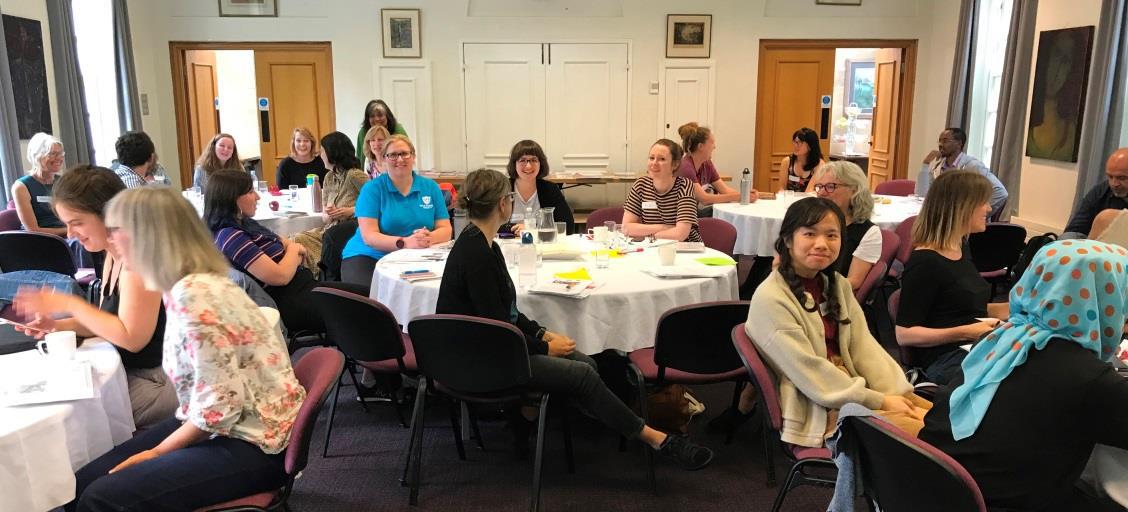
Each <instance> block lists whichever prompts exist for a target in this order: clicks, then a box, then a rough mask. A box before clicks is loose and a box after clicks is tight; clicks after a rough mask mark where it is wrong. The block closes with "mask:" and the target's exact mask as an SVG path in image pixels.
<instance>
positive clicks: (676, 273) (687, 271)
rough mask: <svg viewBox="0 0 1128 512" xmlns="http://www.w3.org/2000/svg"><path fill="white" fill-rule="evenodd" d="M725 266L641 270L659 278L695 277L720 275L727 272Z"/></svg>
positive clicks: (670, 267)
mask: <svg viewBox="0 0 1128 512" xmlns="http://www.w3.org/2000/svg"><path fill="white" fill-rule="evenodd" d="M728 271H729V270H728V269H727V268H715V267H703V266H700V265H693V266H669V267H653V268H647V269H643V270H642V272H643V273H646V274H650V275H652V276H654V277H658V278H661V279H688V278H696V277H714V278H715V277H721V276H724V275H725V274H727V273H728Z"/></svg>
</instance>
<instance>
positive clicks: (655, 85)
mask: <svg viewBox="0 0 1128 512" xmlns="http://www.w3.org/2000/svg"><path fill="white" fill-rule="evenodd" d="M650 94H658V81H657V80H652V81H651V82H650Z"/></svg>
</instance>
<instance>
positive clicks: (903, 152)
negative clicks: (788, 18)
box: [755, 39, 917, 179]
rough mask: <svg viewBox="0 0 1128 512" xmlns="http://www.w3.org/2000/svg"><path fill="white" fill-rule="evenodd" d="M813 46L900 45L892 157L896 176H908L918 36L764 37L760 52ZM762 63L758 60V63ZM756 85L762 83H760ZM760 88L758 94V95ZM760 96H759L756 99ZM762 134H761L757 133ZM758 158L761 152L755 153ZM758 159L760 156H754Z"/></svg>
mask: <svg viewBox="0 0 1128 512" xmlns="http://www.w3.org/2000/svg"><path fill="white" fill-rule="evenodd" d="M810 48H835V49H837V48H901V49H902V50H903V53H902V55H901V58H902V61H901V69H902V77H901V92H900V98H899V101H900V103H901V109H900V112H898V115H897V153H896V155H895V156H894V160H893V173H894V174H893V178H894V179H905V178H907V177H908V175H909V143H910V140H911V136H912V125H913V96H914V94H913V93H914V91H915V90H916V67H917V40H916V39H761V40H760V55H763V54H764V51H765V50H781V49H810ZM757 66H759V64H757ZM757 87H759V86H758V85H757ZM759 94H760V89H759V88H757V90H756V95H757V98H759ZM758 101H759V100H758V99H757V102H758ZM756 135H757V136H759V134H758V133H757V134H756ZM755 158H759V155H755ZM755 161H759V160H755Z"/></svg>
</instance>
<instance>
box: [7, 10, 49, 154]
mask: <svg viewBox="0 0 1128 512" xmlns="http://www.w3.org/2000/svg"><path fill="white" fill-rule="evenodd" d="M4 43H5V44H6V45H7V46H8V69H9V71H11V73H12V95H13V96H15V100H16V124H18V125H19V137H20V139H30V138H31V136H32V135H35V134H36V133H37V132H46V133H51V105H50V103H48V90H47V65H46V64H45V63H44V60H43V29H42V27H40V24H39V21H38V20H30V19H27V18H17V17H15V16H8V15H4Z"/></svg>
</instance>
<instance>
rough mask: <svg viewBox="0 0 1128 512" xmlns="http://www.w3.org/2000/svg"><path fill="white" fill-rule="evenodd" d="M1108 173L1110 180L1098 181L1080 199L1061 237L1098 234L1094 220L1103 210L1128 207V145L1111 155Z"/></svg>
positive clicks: (1106, 167)
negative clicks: (1094, 229) (1095, 230)
mask: <svg viewBox="0 0 1128 512" xmlns="http://www.w3.org/2000/svg"><path fill="white" fill-rule="evenodd" d="M1105 176H1107V177H1108V180H1107V181H1102V182H1101V183H1099V184H1097V186H1095V187H1093V188H1092V189H1091V190H1089V193H1087V194H1085V197H1084V198H1082V199H1081V203H1080V204H1078V205H1077V210H1076V211H1074V212H1073V216H1072V217H1070V219H1069V224H1067V225H1066V226H1065V233H1062V238H1085V237H1090V238H1092V237H1093V236H1095V235H1098V234H1099V233H1093V232H1092V231H1093V220H1094V219H1096V218H1097V216H1098V215H1100V214H1101V212H1103V211H1105V210H1123V209H1125V208H1128V148H1120V149H1118V150H1116V151H1114V152H1113V153H1112V156H1109V157H1108V161H1107V162H1106V163H1105ZM1106 216H1108V214H1106Z"/></svg>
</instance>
